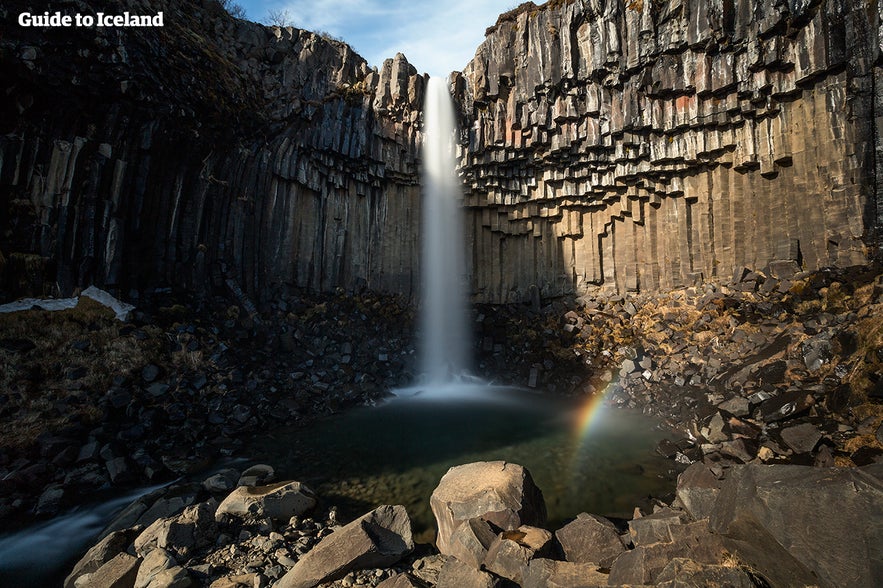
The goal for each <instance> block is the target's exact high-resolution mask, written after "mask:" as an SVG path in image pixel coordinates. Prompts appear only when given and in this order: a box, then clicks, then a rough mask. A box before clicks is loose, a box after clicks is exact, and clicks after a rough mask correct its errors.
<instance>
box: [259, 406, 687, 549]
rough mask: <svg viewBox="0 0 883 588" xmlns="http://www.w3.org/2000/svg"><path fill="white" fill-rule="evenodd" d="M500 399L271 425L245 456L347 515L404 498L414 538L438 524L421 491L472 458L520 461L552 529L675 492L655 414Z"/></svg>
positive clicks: (628, 512) (624, 513)
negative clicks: (539, 495)
mask: <svg viewBox="0 0 883 588" xmlns="http://www.w3.org/2000/svg"><path fill="white" fill-rule="evenodd" d="M504 397H505V398H506V400H507V401H506V402H501V401H500V398H499V396H497V397H493V398H483V399H479V400H471V401H470V400H465V399H463V398H459V399H456V400H445V399H439V400H422V401H421V400H407V399H406V400H401V399H397V400H394V401H391V402H389V403H387V404H384V405H382V406H378V407H371V408H368V407H366V408H360V409H355V410H352V411H349V412H347V413H345V414H341V415H337V416H334V417H330V418H328V419H324V420H321V421H319V422H316V423H314V424H312V425H311V426H308V427H306V428H294V427H289V428H284V429H280V430H276V431H274V432H272V433H271V434H269V435H266V436H263V437H262V438H261V439H259V440H257V441H255V442H254V443H253V444H251V445H250V446H249V447H248V448H247V450H246V452H245V454H246V456H248V457H249V458H250V459H252V460H254V461H255V462H265V463H269V464H273V465H274V467H276V469H277V477H278V478H280V479H296V480H300V481H301V482H305V483H306V484H307V485H308V486H310V487H311V488H313V489H314V490H316V491H317V492H318V493H319V494H320V495H321V497H322V499H323V500H324V501H325V503H326V504H328V505H338V506H340V507H341V509H342V511H343V514H344V515H348V516H350V517H352V516H356V515H358V514H361V513H363V512H366V511H367V510H369V509H371V508H373V507H375V506H377V505H379V504H404V505H405V506H406V507H407V509H408V512H409V514H410V515H411V518H412V521H413V523H414V528H415V532H417V533H418V535H421V536H422V537H423V538H431V533H432V531H433V530H434V527H435V525H434V520H433V518H432V514H431V512H430V510H429V497H430V495H431V494H432V491H433V489H434V488H435V487H436V486H437V484H438V481H439V479H440V478H441V477H442V475H444V473H445V472H446V471H447V470H448V468H449V467H451V466H454V465H459V464H463V463H469V462H473V461H484V460H505V461H509V462H514V463H518V464H521V465H523V466H525V467H526V468H528V470H530V472H531V474H532V476H533V478H534V481H535V482H536V483H537V485H538V486H539V487H540V489H541V490H542V491H543V494H544V497H545V500H546V506H547V509H548V512H549V526H550V528H555V526H556V525H559V524H560V523H561V522H563V521H565V520H566V519H568V518H571V517H574V516H576V515H577V514H578V513H580V512H590V513H594V514H600V515H605V516H612V517H621V518H631V516H632V513H633V510H634V507H635V506H646V505H647V504H648V499H649V497H651V496H653V497H662V496H665V495H666V494H669V493H671V492H673V490H674V484H675V478H676V475H677V472H675V471H674V468H675V465H674V463H673V462H671V461H669V460H666V459H664V458H662V457H661V456H659V455H657V454H656V453H655V452H654V448H655V446H656V444H657V443H658V442H659V440H660V439H662V438H664V437H666V436H667V435H666V433H665V432H663V431H662V430H661V429H660V427H659V426H658V422H657V421H655V420H653V419H650V418H648V417H645V416H642V415H640V414H638V413H636V412H633V411H627V410H623V409H617V408H602V409H600V410H599V411H598V412H597V413H596V414H595V415H594V418H592V419H591V425H589V426H588V427H583V428H582V429H580V426H581V425H583V424H584V422H580V420H581V419H582V421H585V418H584V417H585V415H586V412H587V411H586V409H585V407H582V406H580V405H579V404H575V403H572V402H570V403H568V402H562V401H556V400H551V399H548V398H541V397H537V396H536V395H531V394H523V393H518V392H514V391H513V392H508V393H506V394H505V395H504ZM580 430H582V431H584V434H580V432H579V431H580Z"/></svg>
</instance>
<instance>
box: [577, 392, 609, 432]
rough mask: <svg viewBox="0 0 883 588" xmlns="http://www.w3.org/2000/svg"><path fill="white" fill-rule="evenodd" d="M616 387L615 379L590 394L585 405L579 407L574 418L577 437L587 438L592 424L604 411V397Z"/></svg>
mask: <svg viewBox="0 0 883 588" xmlns="http://www.w3.org/2000/svg"><path fill="white" fill-rule="evenodd" d="M615 387H616V381H615V380H614V381H612V382H610V383H609V384H607V387H605V388H604V389H603V390H601V391H600V392H596V393H595V394H592V395H591V396H589V397H588V398H587V399H586V400H585V402H584V403H583V405H582V406H581V407H579V409H578V410H577V412H576V418H575V420H574V433H575V435H576V437H577V439H579V440H582V439H585V438H586V436H587V435H588V434H589V431H590V430H591V428H592V425H593V424H594V423H595V422H596V421H597V420H598V415H600V414H601V413H602V412H603V410H602V409H603V408H604V399H605V398H607V395H608V394H609V393H610V391H611V390H612V389H613V388H615Z"/></svg>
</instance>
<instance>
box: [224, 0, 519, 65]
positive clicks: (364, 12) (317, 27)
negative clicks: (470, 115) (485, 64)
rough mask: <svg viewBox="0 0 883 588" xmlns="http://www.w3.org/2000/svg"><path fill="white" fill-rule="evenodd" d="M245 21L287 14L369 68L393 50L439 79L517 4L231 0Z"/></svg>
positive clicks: (502, 0)
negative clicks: (334, 40)
mask: <svg viewBox="0 0 883 588" xmlns="http://www.w3.org/2000/svg"><path fill="white" fill-rule="evenodd" d="M234 1H235V2H237V3H238V4H240V5H241V6H242V7H243V8H244V9H245V10H246V13H247V15H246V16H247V18H248V19H249V20H254V21H258V22H266V21H267V15H268V13H269V11H271V10H272V11H281V10H286V11H287V12H288V15H289V17H290V19H291V24H292V25H293V26H296V27H298V28H302V29H308V30H312V31H321V32H326V33H329V34H331V35H332V36H334V37H338V38H340V39H342V40H344V41H346V42H347V43H349V44H350V45H351V46H352V47H353V49H355V50H356V51H357V52H358V53H359V54H360V55H361V56H362V57H364V58H365V59H367V60H368V63H369V64H371V65H372V66H377V67H380V65H381V64H382V63H383V60H384V59H386V58H387V57H393V56H394V55H395V54H396V53H397V52H401V53H404V54H405V56H406V57H407V58H408V61H409V62H411V63H412V64H413V65H414V67H416V68H417V70H418V71H420V72H426V73H429V74H430V75H432V76H439V77H444V76H447V75H448V74H449V73H450V72H451V71H453V70H460V69H463V67H464V66H465V65H466V64H467V63H468V62H469V60H470V59H472V57H473V56H474V55H475V50H476V49H477V48H478V46H479V44H481V42H482V41H483V40H484V30H485V29H486V28H487V27H489V26H491V25H493V24H494V23H495V22H496V20H497V16H498V15H499V14H500V13H502V12H505V11H506V10H508V9H510V8H512V7H513V6H515V5H516V4H518V1H517V0H234Z"/></svg>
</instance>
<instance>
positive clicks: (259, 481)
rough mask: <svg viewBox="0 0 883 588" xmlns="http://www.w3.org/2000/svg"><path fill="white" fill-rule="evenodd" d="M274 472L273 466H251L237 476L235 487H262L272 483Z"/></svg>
mask: <svg viewBox="0 0 883 588" xmlns="http://www.w3.org/2000/svg"><path fill="white" fill-rule="evenodd" d="M275 475H276V470H274V469H273V466H270V465H267V464H263V463H260V464H257V465H253V466H251V467H250V468H248V469H247V470H245V471H244V472H242V475H241V476H239V482H238V483H237V484H236V485H237V486H262V485H265V484H267V483H269V482H272V481H273V477H274V476H275Z"/></svg>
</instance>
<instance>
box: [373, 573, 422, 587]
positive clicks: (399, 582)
mask: <svg viewBox="0 0 883 588" xmlns="http://www.w3.org/2000/svg"><path fill="white" fill-rule="evenodd" d="M421 586H422V584H418V583H417V580H415V579H414V578H412V577H411V576H410V574H407V573H402V574H396V575H395V576H390V577H389V578H387V579H386V580H384V581H383V582H381V583H380V584H378V585H377V588H421Z"/></svg>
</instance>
